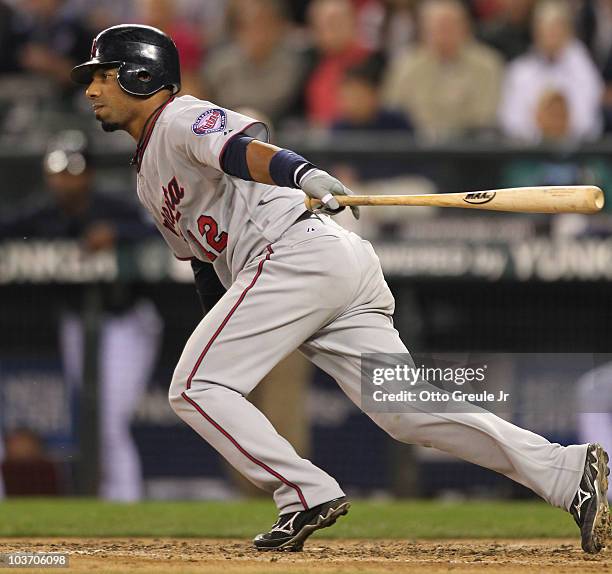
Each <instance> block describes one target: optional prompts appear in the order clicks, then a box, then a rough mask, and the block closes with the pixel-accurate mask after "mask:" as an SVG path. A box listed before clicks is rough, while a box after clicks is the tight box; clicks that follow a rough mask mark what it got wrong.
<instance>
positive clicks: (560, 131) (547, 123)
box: [535, 90, 571, 143]
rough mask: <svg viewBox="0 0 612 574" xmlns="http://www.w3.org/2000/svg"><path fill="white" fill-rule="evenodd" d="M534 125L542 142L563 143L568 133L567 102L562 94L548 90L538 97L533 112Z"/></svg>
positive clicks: (568, 115)
mask: <svg viewBox="0 0 612 574" xmlns="http://www.w3.org/2000/svg"><path fill="white" fill-rule="evenodd" d="M535 120H536V125H537V128H538V131H539V134H540V139H541V141H543V142H551V143H563V142H566V141H568V139H569V138H570V136H571V132H570V110H569V102H568V100H567V98H566V97H565V95H564V94H563V92H559V91H558V90H548V91H545V92H543V93H542V94H541V95H540V99H539V100H538V103H537V105H536V110H535Z"/></svg>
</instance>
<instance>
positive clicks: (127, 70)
mask: <svg viewBox="0 0 612 574" xmlns="http://www.w3.org/2000/svg"><path fill="white" fill-rule="evenodd" d="M101 66H106V67H109V66H117V67H118V68H119V72H118V74H117V79H118V81H119V85H120V86H121V88H122V89H123V90H124V91H125V92H127V93H128V94H132V95H134V96H151V95H153V94H155V93H156V92H159V90H162V89H164V88H170V89H171V90H172V93H173V94H176V93H177V92H178V91H179V90H180V89H181V72H180V64H179V57H178V51H177V49H176V46H175V44H174V42H173V41H172V39H171V38H170V37H169V36H167V35H166V34H164V33H163V32H162V31H161V30H158V29H157V28H152V27H151V26H140V25H127V24H122V25H120V26H112V27H111V28H107V29H106V30H104V31H103V32H100V33H99V34H98V35H97V36H96V38H95V39H94V41H93V45H92V49H91V59H90V60H89V61H87V62H85V63H83V64H81V65H79V66H76V67H75V68H73V70H72V73H71V77H72V80H73V81H75V82H77V83H79V84H89V83H91V81H92V79H93V74H94V71H95V70H96V69H97V68H99V67H101Z"/></svg>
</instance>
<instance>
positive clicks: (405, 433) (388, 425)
mask: <svg viewBox="0 0 612 574" xmlns="http://www.w3.org/2000/svg"><path fill="white" fill-rule="evenodd" d="M374 420H375V422H376V424H377V425H378V426H379V427H380V428H382V429H383V430H384V431H385V432H386V433H387V434H388V435H389V436H390V437H391V438H393V439H395V440H397V441H399V442H404V443H407V444H425V442H427V438H426V437H424V436H423V437H422V436H419V435H420V434H422V433H421V432H420V431H419V428H418V427H417V426H416V425H413V424H411V421H410V417H406V416H402V415H401V414H391V413H387V414H384V415H382V416H379V417H377V418H376V419H374Z"/></svg>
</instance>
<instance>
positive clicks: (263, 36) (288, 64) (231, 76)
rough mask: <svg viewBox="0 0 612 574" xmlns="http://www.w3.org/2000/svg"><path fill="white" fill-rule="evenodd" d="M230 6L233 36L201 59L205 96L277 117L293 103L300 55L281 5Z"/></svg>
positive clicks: (256, 1) (271, 0)
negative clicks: (204, 60) (208, 55)
mask: <svg viewBox="0 0 612 574" xmlns="http://www.w3.org/2000/svg"><path fill="white" fill-rule="evenodd" d="M234 7H235V11H234V26H235V30H234V40H235V42H234V43H231V44H228V45H226V46H223V47H221V48H219V49H218V50H217V51H215V52H213V53H212V54H211V55H210V57H209V58H208V59H207V60H206V62H205V63H204V66H203V68H202V84H203V91H204V97H205V98H206V99H208V100H211V101H214V102H216V103H218V104H220V105H222V106H224V107H227V108H237V107H251V108H255V109H256V110H258V111H259V112H261V113H263V114H264V115H266V116H268V117H269V118H270V119H271V120H272V121H273V122H277V121H279V120H280V119H283V118H284V117H286V116H287V114H288V113H289V112H290V111H291V110H292V109H293V107H294V105H295V102H296V99H297V97H298V91H299V86H300V83H301V81H302V79H303V74H304V66H303V59H302V55H301V53H300V51H299V50H298V48H297V47H296V46H293V45H292V44H291V43H290V41H289V37H288V33H287V32H288V23H287V16H286V13H285V5H284V3H283V1H282V0H239V1H237V2H235V3H234Z"/></svg>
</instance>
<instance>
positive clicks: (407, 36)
mask: <svg viewBox="0 0 612 574" xmlns="http://www.w3.org/2000/svg"><path fill="white" fill-rule="evenodd" d="M419 2H420V0H385V7H386V10H385V19H384V22H383V25H382V33H381V39H380V47H381V49H382V51H383V52H384V53H385V54H386V55H387V56H389V57H395V56H397V55H398V54H400V53H401V52H403V51H404V50H405V49H406V48H407V47H408V46H410V44H412V42H413V41H414V40H415V37H416V20H417V7H418V5H419Z"/></svg>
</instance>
